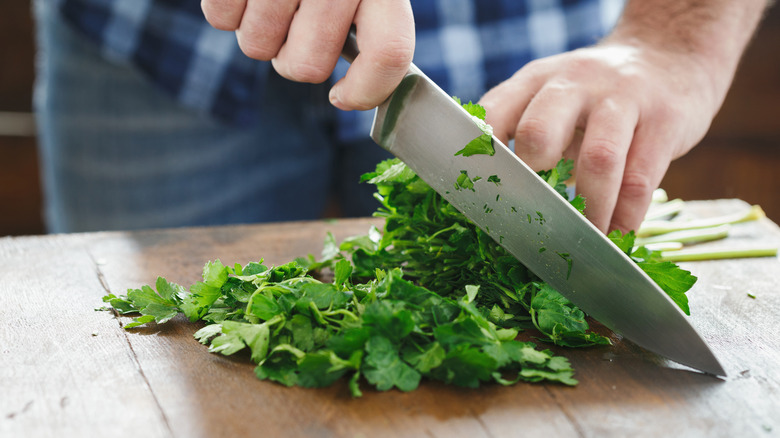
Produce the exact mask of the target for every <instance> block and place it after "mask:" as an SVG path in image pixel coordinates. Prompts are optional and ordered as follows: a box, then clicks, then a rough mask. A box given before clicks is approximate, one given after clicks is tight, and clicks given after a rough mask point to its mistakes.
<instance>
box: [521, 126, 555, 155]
mask: <svg viewBox="0 0 780 438" xmlns="http://www.w3.org/2000/svg"><path fill="white" fill-rule="evenodd" d="M550 138H551V134H550V129H549V127H548V125H547V124H546V123H544V122H542V121H541V120H539V119H533V118H523V119H522V120H521V121H520V123H519V124H518V125H517V132H516V133H515V143H516V144H520V145H522V147H523V148H524V149H525V151H526V152H527V153H530V154H535V155H536V154H540V153H542V152H544V150H545V148H546V145H547V144H548V142H549V141H550Z"/></svg>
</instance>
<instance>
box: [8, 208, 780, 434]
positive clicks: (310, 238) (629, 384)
mask: <svg viewBox="0 0 780 438" xmlns="http://www.w3.org/2000/svg"><path fill="white" fill-rule="evenodd" d="M744 206H745V204H744V203H742V202H741V201H738V200H719V201H707V202H697V203H689V204H688V207H687V208H686V211H685V214H691V215H695V216H706V215H715V214H719V213H724V212H726V211H729V210H731V209H733V208H739V207H744ZM371 224H379V222H378V221H377V220H376V219H357V220H339V221H337V222H326V221H321V222H304V223H281V224H268V225H249V226H227V227H214V228H194V229H171V230H156V231H143V232H111V233H89V234H71V235H51V236H38V237H20V238H3V239H0V262H1V263H2V264H1V265H0V385H1V386H0V387H1V388H2V395H0V436H2V437H37V436H57V437H70V436H111V437H124V436H127V437H144V438H147V437H168V436H182V437H201V436H202V437H217V436H226V437H227V436H230V437H233V436H267V437H287V436H291V437H299V436H300V437H415V436H424V437H470V438H473V437H515V436H549V437H568V436H598V437H602V436H615V437H624V436H632V437H633V436H639V437H641V436H653V437H655V436H662V435H667V434H668V435H670V436H675V437H677V436H701V437H719V436H722V437H742V436H744V437H765V436H766V437H768V436H780V334H778V332H780V330H778V328H777V327H778V326H780V284H779V282H778V279H777V278H778V275H780V261H778V258H777V257H772V258H761V259H741V260H721V261H707V262H695V263H685V264H683V267H685V268H686V269H689V270H691V271H692V272H693V273H694V274H695V275H697V276H698V277H699V281H698V283H697V284H696V285H695V286H694V288H693V289H692V290H691V291H690V292H689V293H688V295H689V299H690V303H691V322H692V324H693V325H694V326H695V327H696V328H697V329H698V330H699V332H700V333H701V334H702V336H703V337H704V338H705V339H706V340H707V341H708V343H710V345H711V346H712V348H713V350H714V351H715V353H716V355H717V356H718V357H719V358H720V359H721V361H722V363H723V364H724V367H725V369H726V371H727V372H728V374H729V375H728V377H727V378H725V379H719V378H714V377H711V376H707V375H703V374H700V373H698V372H694V371H691V370H689V369H686V368H685V367H682V366H680V365H676V364H674V363H670V362H668V361H666V360H664V359H662V358H660V357H658V356H656V355H654V354H652V353H649V352H647V351H645V350H643V349H641V348H639V347H637V346H636V345H634V344H632V343H631V342H629V341H627V340H622V339H619V338H618V337H615V336H614V335H613V340H614V341H615V342H614V344H615V345H613V346H611V347H598V348H589V349H581V350H571V349H565V350H564V349H554V350H555V351H556V352H557V353H559V354H563V355H565V356H567V357H569V358H570V360H571V361H572V364H573V366H574V368H575V369H576V370H577V373H576V376H575V377H576V378H577V379H578V380H579V381H580V384H579V385H578V386H576V387H564V386H561V385H555V384H518V385H515V386H511V387H501V386H498V385H487V386H484V387H482V388H480V389H462V388H456V387H448V386H445V385H442V384H439V383H435V382H423V383H422V384H421V386H420V388H419V389H418V390H416V391H413V392H410V393H402V392H399V391H396V390H393V391H388V392H378V391H374V390H370V389H365V390H364V396H363V397H362V398H359V399H354V398H352V397H350V395H349V391H348V390H347V388H346V384H344V382H339V383H337V384H336V385H334V386H332V387H329V388H324V389H303V388H287V387H283V386H281V385H278V384H274V383H270V382H266V381H260V380H257V379H256V378H255V376H254V373H253V368H254V366H253V365H252V364H251V362H250V361H249V359H248V357H247V356H245V355H240V354H239V355H237V356H236V357H224V356H221V355H216V354H210V353H208V352H207V349H206V347H205V346H203V345H201V344H199V343H198V342H197V341H196V340H195V339H193V337H192V334H193V333H194V332H195V331H196V330H197V329H198V328H200V327H201V325H200V324H192V323H190V322H188V321H187V320H186V319H184V318H182V317H177V318H176V319H174V320H173V321H172V322H170V323H168V324H165V325H162V326H152V327H142V328H138V329H134V330H132V331H126V330H124V329H122V328H121V325H122V324H124V323H126V322H127V321H129V319H128V318H126V317H119V318H116V317H114V316H113V314H112V313H110V312H106V311H96V310H95V309H96V308H98V307H101V306H102V305H103V303H102V302H101V297H102V296H103V295H105V294H106V293H107V292H111V293H114V294H124V293H125V292H126V290H127V288H136V287H139V286H141V285H144V284H152V283H154V281H155V279H156V277H157V276H158V275H161V276H164V277H166V278H168V279H169V280H170V281H174V282H177V283H180V284H183V285H189V284H192V283H194V282H195V281H198V280H199V279H200V273H201V269H202V267H203V265H204V263H205V262H206V261H209V260H213V259H216V258H219V259H221V260H222V261H223V262H224V263H225V264H232V263H241V264H245V263H247V262H249V261H257V260H259V259H261V258H265V262H266V264H272V265H273V264H282V263H286V262H288V261H290V260H292V259H293V258H294V257H297V256H302V255H306V254H308V253H313V254H315V255H318V254H319V251H320V250H321V248H322V242H323V239H324V237H325V233H326V232H327V231H332V232H333V233H334V234H335V235H336V238H337V239H342V238H344V237H347V236H351V235H356V234H364V233H366V231H367V230H368V227H369V226H370V225H371ZM729 241H730V243H732V244H740V245H750V244H758V243H760V244H774V245H780V229H779V228H778V227H777V225H775V224H774V223H772V222H771V221H769V220H768V219H764V220H761V221H758V222H752V223H745V224H740V225H737V226H735V227H734V232H733V236H732V237H730V238H729ZM722 244H724V243H723V242H719V243H718V242H714V243H711V244H709V245H712V246H717V245H722ZM751 296H754V297H755V298H752V297H751ZM602 329H603V328H602ZM364 388H366V387H365V386H364Z"/></svg>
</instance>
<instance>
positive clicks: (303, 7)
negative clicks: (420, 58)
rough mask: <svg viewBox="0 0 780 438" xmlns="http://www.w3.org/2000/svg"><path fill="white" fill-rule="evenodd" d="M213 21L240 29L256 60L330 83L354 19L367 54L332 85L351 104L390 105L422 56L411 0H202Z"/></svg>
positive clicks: (300, 78)
mask: <svg viewBox="0 0 780 438" xmlns="http://www.w3.org/2000/svg"><path fill="white" fill-rule="evenodd" d="M201 8H202V9H203V13H204V15H205V16H206V20H208V22H209V23H210V24H211V25H212V26H214V27H215V28H217V29H220V30H227V31H235V33H236V37H237V39H238V45H239V47H240V48H241V50H242V51H243V52H244V54H246V55H247V56H249V57H250V58H254V59H259V60H263V61H271V63H272V64H273V67H274V69H275V70H276V71H277V72H278V73H279V74H280V75H281V76H283V77H285V78H287V79H290V80H293V81H297V82H311V83H321V82H324V81H326V80H327V79H328V78H329V77H330V75H331V73H332V72H333V69H334V68H335V67H336V62H337V61H338V58H339V56H340V54H341V49H342V48H343V46H344V41H346V39H347V35H348V33H349V29H350V27H351V26H352V25H353V24H354V25H355V28H356V36H357V42H358V46H359V47H360V55H358V57H357V58H356V59H355V60H354V62H353V63H352V65H351V66H350V68H349V70H348V71H347V74H346V76H345V77H344V78H342V79H341V80H339V81H338V82H337V83H336V84H335V85H334V86H333V88H332V89H331V91H330V101H331V103H332V104H333V105H334V106H335V107H337V108H339V109H343V110H368V109H371V108H374V107H376V106H377V105H379V104H380V103H382V102H383V101H384V100H385V99H387V97H388V96H390V94H391V93H392V92H393V90H395V88H396V87H397V86H398V84H399V83H400V82H401V79H403V77H404V75H405V74H406V72H407V70H408V69H409V65H410V64H411V62H412V56H413V54H414V18H413V16H412V8H411V5H410V3H409V1H408V0H371V1H360V0H342V1H337V2H333V1H321V0H201Z"/></svg>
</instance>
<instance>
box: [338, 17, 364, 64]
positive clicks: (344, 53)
mask: <svg viewBox="0 0 780 438" xmlns="http://www.w3.org/2000/svg"><path fill="white" fill-rule="evenodd" d="M359 54H360V50H358V45H357V36H356V35H355V26H352V28H351V29H349V34H348V35H347V40H346V41H345V42H344V48H343V49H341V57H342V58H344V59H345V60H347V62H349V63H350V64H351V63H352V61H354V60H355V58H357V56H358V55H359Z"/></svg>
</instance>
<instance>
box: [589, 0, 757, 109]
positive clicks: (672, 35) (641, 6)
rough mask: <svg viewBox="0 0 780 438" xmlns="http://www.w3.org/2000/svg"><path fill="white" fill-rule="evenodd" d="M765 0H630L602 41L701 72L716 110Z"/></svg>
mask: <svg viewBox="0 0 780 438" xmlns="http://www.w3.org/2000/svg"><path fill="white" fill-rule="evenodd" d="M767 4H768V3H767V1H766V0H745V1H740V2H734V1H730V0H704V1H692V0H630V1H629V2H628V3H627V4H626V7H625V10H624V12H623V15H622V17H621V19H620V21H619V22H618V24H617V26H616V27H615V29H614V30H613V32H612V33H611V34H610V35H609V36H608V37H607V38H605V39H604V41H603V42H602V44H619V45H627V46H631V47H634V48H637V49H638V50H639V51H640V53H641V54H642V56H644V57H647V58H650V59H651V60H652V59H653V58H657V57H660V58H662V59H661V61H662V62H665V63H667V64H670V63H671V64H675V65H668V67H670V68H673V71H672V72H670V73H671V74H674V73H675V71H676V72H683V73H685V74H689V75H690V74H693V75H697V74H698V75H701V78H702V80H705V81H706V85H707V86H708V88H709V89H710V90H711V93H712V97H713V99H715V101H716V110H717V108H718V107H720V104H721V103H722V100H723V99H724V98H725V95H726V92H727V91H728V88H729V87H730V85H731V82H732V80H733V77H734V74H735V72H736V69H737V66H738V64H739V60H740V58H741V56H742V53H743V51H744V49H745V47H746V46H747V44H748V42H749V41H750V39H751V37H752V35H753V33H754V32H755V29H756V27H757V26H758V23H759V21H760V19H761V17H762V15H763V12H764V10H765V9H766V6H767ZM688 69H693V71H689V70H688ZM681 70H682V71H681Z"/></svg>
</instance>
